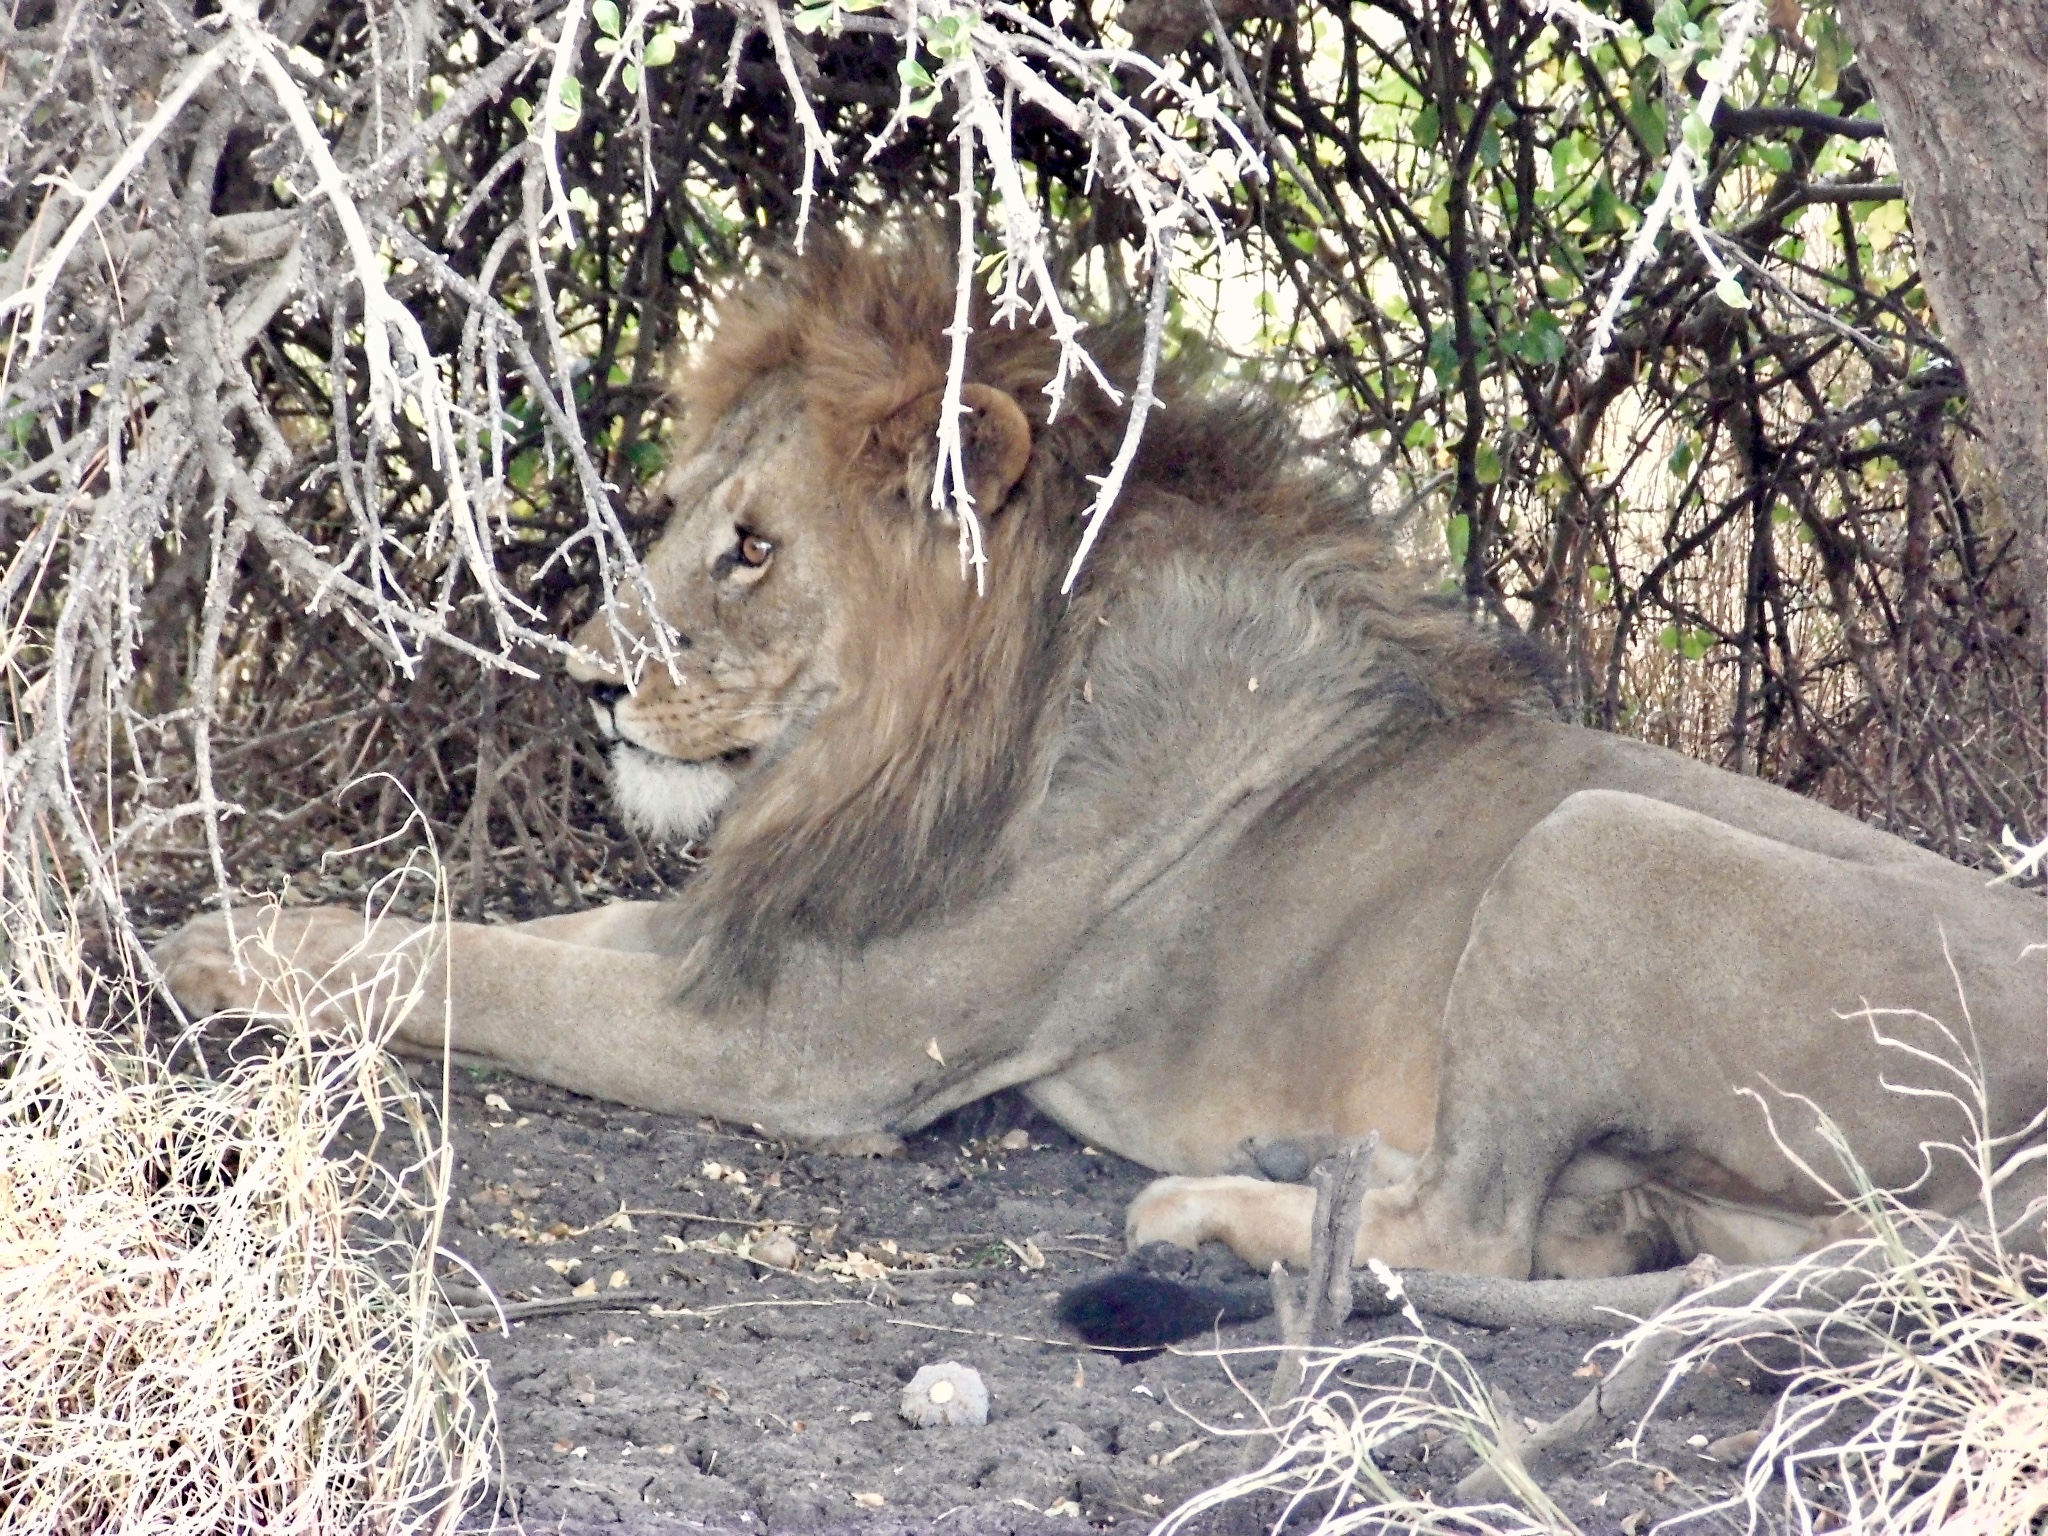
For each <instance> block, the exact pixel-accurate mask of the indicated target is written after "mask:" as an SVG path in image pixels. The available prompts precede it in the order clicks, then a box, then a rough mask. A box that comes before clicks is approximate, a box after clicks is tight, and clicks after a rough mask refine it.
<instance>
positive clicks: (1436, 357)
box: [1429, 325, 1458, 389]
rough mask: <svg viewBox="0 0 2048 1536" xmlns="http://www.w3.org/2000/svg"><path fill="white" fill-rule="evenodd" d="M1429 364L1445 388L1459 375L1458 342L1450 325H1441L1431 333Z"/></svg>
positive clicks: (1438, 381)
mask: <svg viewBox="0 0 2048 1536" xmlns="http://www.w3.org/2000/svg"><path fill="white" fill-rule="evenodd" d="M1429 366H1430V369H1431V371H1432V372H1434V373H1435V374H1436V381H1437V383H1438V385H1439V386H1441V387H1442V388H1444V389H1449V388H1450V387H1451V381H1452V380H1453V379H1455V378H1456V377H1457V376H1458V344H1457V339H1456V338H1455V337H1454V336H1453V335H1452V333H1451V328H1450V327H1449V326H1448V325H1440V326H1438V327H1437V328H1436V329H1435V330H1433V331H1431V332H1430V333H1429Z"/></svg>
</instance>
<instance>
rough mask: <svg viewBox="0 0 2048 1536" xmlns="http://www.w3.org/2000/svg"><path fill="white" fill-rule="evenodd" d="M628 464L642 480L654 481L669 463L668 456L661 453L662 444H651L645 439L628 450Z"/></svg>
mask: <svg viewBox="0 0 2048 1536" xmlns="http://www.w3.org/2000/svg"><path fill="white" fill-rule="evenodd" d="M626 462H627V463H628V464H631V465H632V466H633V473H634V474H636V475H638V476H639V477H640V478H641V479H642V480H652V479H653V478H654V477H655V476H656V475H658V474H660V473H661V471H662V467H663V466H664V465H665V464H667V463H668V455H667V454H665V453H663V452H662V451H661V444H659V443H650V442H648V441H647V439H646V438H644V437H643V438H642V439H640V441H639V442H637V443H635V444H634V445H633V446H632V447H630V448H628V449H627V450H626Z"/></svg>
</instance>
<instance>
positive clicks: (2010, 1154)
mask: <svg viewBox="0 0 2048 1536" xmlns="http://www.w3.org/2000/svg"><path fill="white" fill-rule="evenodd" d="M1866 1017H1867V1021H1868V1023H1869V1024H1870V1027H1871V1029H1872V1031H1873V1033H1874V1034H1876V1036H1877V1038H1878V1039H1880V1040H1881V1041H1883V1042H1885V1043H1886V1044H1888V1045H1891V1046H1893V1047H1895V1048H1897V1049H1898V1050H1900V1051H1901V1052H1904V1053H1908V1054H1911V1055H1913V1056H1915V1057H1917V1058H1918V1059H1919V1060H1921V1061H1923V1062H1928V1063H1931V1064H1934V1065H1937V1066H1939V1067H1941V1068H1942V1069H1944V1070H1946V1071H1947V1072H1948V1073H1949V1074H1950V1076H1951V1078H1952V1080H1953V1081H1954V1083H1955V1087H1954V1089H1953V1090H1952V1091H1950V1092H1947V1093H1945V1094H1944V1095H1943V1096H1944V1097H1946V1098H1948V1099H1949V1100H1950V1101H1951V1102H1952V1103H1953V1104H1954V1105H1955V1106H1956V1108H1957V1110H1958V1111H1959V1112H1960V1114H1961V1115H1962V1116H1963V1118H1964V1120H1965V1121H1966V1122H1967V1125H1968V1127H1969V1132H1968V1134H1967V1135H1966V1136H1965V1137H1964V1139H1963V1140H1961V1141H1960V1142H1957V1143H1947V1144H1943V1145H1940V1146H1937V1147H1933V1148H1930V1152H1931V1155H1933V1156H1937V1157H1939V1156H1953V1157H1958V1158H1962V1159H1964V1160H1965V1162H1966V1164H1967V1165H1968V1166H1969V1167H1970V1168H1971V1169H1972V1170H1973V1171H1974V1173H1975V1176H1976V1182H1977V1187H1978V1191H1979V1197H1980V1206H1979V1209H1980V1211H1981V1212H1992V1213H1995V1219H1991V1220H1972V1221H1970V1222H1967V1223H1956V1222H1951V1221H1948V1220H1946V1219H1944V1218H1942V1217H1940V1216H1935V1215H1930V1214H1928V1213H1927V1212H1924V1211H1918V1210H1915V1209H1913V1208H1912V1207H1911V1206H1910V1205H1908V1204H1907V1203H1906V1202H1905V1201H1904V1200H1903V1199H1901V1198H1900V1197H1899V1196H1898V1195H1896V1194H1894V1193H1892V1192H1890V1191H1886V1190H1878V1189H1873V1188H1872V1187H1871V1184H1870V1181H1869V1179H1868V1178H1866V1177H1865V1176H1864V1175H1863V1172H1862V1169H1861V1167H1860V1165H1859V1164H1858V1163H1857V1161H1856V1159H1855V1157H1854V1155H1853V1152H1852V1150H1851V1149H1850V1148H1849V1147H1848V1146H1847V1145H1846V1143H1844V1142H1842V1141H1841V1138H1840V1136H1839V1134H1838V1133H1837V1134H1836V1135H1835V1136H1834V1138H1833V1139H1834V1140H1835V1142H1836V1150H1837V1152H1838V1153H1839V1155H1840V1157H1841V1161H1842V1164H1843V1167H1844V1169H1845V1170H1846V1173H1847V1178H1846V1180H1845V1181H1844V1182H1845V1185H1846V1187H1845V1188H1844V1189H1842V1190H1839V1191H1837V1192H1836V1193H1837V1197H1838V1198H1839V1199H1840V1200H1841V1201H1842V1203H1843V1204H1844V1205H1845V1206H1846V1207H1848V1208H1850V1209H1852V1210H1854V1211H1855V1212H1856V1214H1857V1215H1858V1216H1859V1217H1860V1218H1861V1220H1862V1223H1863V1225H1864V1226H1865V1227H1866V1228H1867V1229H1868V1234H1869V1235H1868V1236H1866V1237H1861V1238H1858V1239H1855V1240H1853V1241H1848V1242H1841V1243H1835V1244H1833V1245H1831V1246H1829V1247H1828V1248H1825V1249H1823V1250H1821V1251H1820V1252H1818V1253H1815V1254H1812V1255H1809V1256H1808V1257H1806V1258H1803V1259H1801V1260H1799V1261H1797V1262H1796V1263H1793V1264H1791V1265H1788V1266H1786V1267H1785V1268H1784V1269H1783V1270H1782V1271H1781V1272H1780V1274H1779V1275H1778V1276H1777V1278H1776V1279H1775V1281H1774V1283H1773V1284H1772V1285H1771V1286H1770V1287H1769V1288H1768V1289H1766V1290H1764V1291H1763V1292H1761V1293H1760V1294H1755V1295H1754V1296H1753V1297H1749V1298H1743V1299H1742V1300H1740V1301H1739V1303H1737V1304H1730V1297H1729V1296H1728V1294H1727V1291H1728V1286H1725V1285H1724V1286H1722V1287H1715V1288H1710V1289H1707V1290H1703V1291H1701V1292H1699V1293H1698V1294H1697V1295H1695V1296H1692V1297H1688V1298H1685V1299H1683V1300H1681V1301H1680V1302H1679V1303H1678V1304H1677V1305H1676V1306H1674V1307H1672V1308H1671V1309H1670V1310H1669V1311H1667V1312H1666V1313H1664V1314H1663V1315H1661V1316H1660V1317H1658V1318H1656V1319H1654V1320H1652V1322H1650V1323H1646V1324H1644V1325H1643V1327H1644V1329H1651V1328H1654V1329H1656V1330H1658V1331H1661V1332H1665V1333H1672V1332H1678V1333H1683V1334H1686V1335H1688V1336H1689V1337H1690V1338H1691V1339H1692V1340H1693V1342H1692V1343H1691V1345H1690V1346H1689V1347H1688V1348H1687V1349H1686V1350H1684V1351H1683V1352H1681V1353H1680V1354H1678V1355H1677V1356H1676V1357H1675V1358H1674V1360H1673V1363H1672V1367H1671V1375H1670V1377H1669V1378H1668V1381H1670V1382H1675V1381H1676V1380H1677V1378H1678V1377H1679V1376H1681V1375H1683V1374H1684V1373H1686V1372H1687V1371H1689V1370H1692V1369H1694V1368H1696V1367H1698V1366H1700V1365H1702V1364H1704V1363H1705V1362H1706V1361H1707V1360H1708V1359H1709V1357H1711V1356H1713V1355H1715V1354H1718V1353H1724V1352H1726V1351H1729V1350H1740V1351H1743V1352H1745V1353H1747V1354H1750V1355H1753V1356H1754V1355H1758V1354H1761V1353H1764V1352H1766V1351H1768V1352H1772V1353H1775V1354H1777V1355H1779V1356H1780V1358H1779V1359H1777V1360H1776V1361H1775V1362H1773V1363H1774V1365H1775V1368H1776V1369H1777V1370H1778V1371H1779V1372H1780V1373H1781V1374H1786V1375H1788V1376H1789V1378H1790V1379H1789V1382H1788V1384H1787V1386H1786V1388H1785V1390H1784V1393H1783V1395H1782V1396H1781V1398H1780V1400H1779V1404H1778V1408H1777V1411H1776V1412H1775V1413H1773V1414H1772V1416H1771V1419H1770V1421H1769V1422H1768V1423H1766V1424H1765V1425H1764V1426H1763V1435H1762V1439H1761V1441H1760V1443H1759V1444H1758V1445H1757V1447H1756V1450H1755V1451H1754V1452H1753V1453H1752V1455H1751V1457H1750V1459H1749V1462H1748V1465H1747V1467H1746V1468H1745V1469H1744V1474H1743V1487H1742V1491H1741V1493H1740V1495H1739V1496H1738V1497H1737V1498H1735V1499H1733V1500H1730V1501H1728V1503H1727V1504H1724V1505H1720V1506H1716V1507H1717V1508H1735V1509H1738V1510H1741V1511H1742V1512H1743V1513H1745V1514H1746V1516H1747V1517H1748V1520H1749V1523H1750V1525H1751V1527H1752V1528H1753V1529H1763V1528H1774V1527H1775V1528H1783V1529H1790V1530H1795V1531H1815V1530H1838V1531H1849V1532H1873V1533H1875V1532H1882V1533H1884V1536H1907V1533H1920V1532H1926V1533H1929V1536H1932V1533H1935V1532H1940V1533H1942V1536H2013V1533H2019V1532H2029V1533H2033V1532H2039V1531H2041V1530H2042V1529H2044V1527H2048V1253H2044V1248H2043V1243H2044V1237H2048V1192H2044V1189H2043V1172H2044V1166H2048V1152H2044V1148H2043V1146H2042V1145H2041V1141H2040V1138H2041V1134H2042V1128H2043V1121H2044V1116H2041V1115H2037V1116H2036V1117H2035V1118H2034V1120H2033V1121H2032V1122H2031V1123H2030V1124H2028V1125H2027V1126H2025V1127H2023V1128H2021V1129H2020V1130H2019V1131H2017V1132H2014V1133H2011V1134H2007V1135H2003V1136H2000V1135H1995V1134H1993V1132H1992V1130H1991V1129H1990V1127H1991V1123H1992V1116H1991V1110H1990V1094H1989V1090H1988V1086H1987V1085H1986V1083H1985V1082H1984V1080H1983V1077H1982V1075H1981V1073H1980V1072H1979V1071H1978V1070H1977V1069H1976V1067H1975V1065H1974V1062H1973V1059H1972V1054H1973V1053H1972V1052H1971V1051H1970V1050H1969V1049H1968V1048H1967V1045H1966V1043H1965V1042H1964V1041H1963V1040H1962V1039H1959V1038H1958V1037H1957V1036H1956V1034H1955V1033H1954V1032H1952V1031H1948V1030H1946V1029H1943V1030H1942V1033H1944V1034H1945V1035H1947V1037H1948V1039H1949V1040H1950V1042H1951V1045H1952V1047H1953V1051H1952V1059H1943V1058H1940V1057H1936V1056H1934V1055H1932V1054H1931V1053H1928V1052H1925V1051H1921V1050H1917V1049H1913V1048H1909V1047H1907V1046H1906V1045H1904V1043H1903V1042H1902V1041H1900V1040H1898V1039H1896V1038H1893V1037H1891V1035H1890V1034H1889V1031H1888V1028H1887V1026H1888V1024H1889V1022H1890V1020H1891V1019H1892V1018H1893V1017H1895V1015H1892V1014H1889V1013H1887V1012H1885V1011H1884V1010H1869V1011H1868V1012H1867V1015H1866ZM1912 1017H1914V1018H1915V1019H1917V1020H1918V1021H1919V1022H1921V1023H1923V1024H1924V1023H1933V1021H1932V1020H1928V1019H1925V1018H1924V1016H1919V1015H1914V1016H1912ZM1936 1027H1937V1028H1940V1026H1938V1025H1937V1026H1936ZM1901 1091H1903V1090H1901ZM1808 1171H1809V1172H1812V1171H1813V1170H1808ZM1815 1176H1816V1177H1818V1175H1815ZM1738 1283H1739V1281H1731V1282H1729V1285H1734V1284H1738ZM1640 1331H1641V1330H1639V1332H1640ZM1787 1349H1790V1350H1791V1351H1793V1352H1794V1363H1793V1364H1792V1365H1791V1366H1790V1368H1789V1369H1788V1368H1787V1365H1786V1362H1785V1361H1784V1359H1783V1358H1782V1356H1783V1354H1784V1352H1785V1351H1786V1350H1787ZM1667 1389H1668V1382H1667Z"/></svg>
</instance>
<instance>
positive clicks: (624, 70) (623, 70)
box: [619, 61, 640, 92]
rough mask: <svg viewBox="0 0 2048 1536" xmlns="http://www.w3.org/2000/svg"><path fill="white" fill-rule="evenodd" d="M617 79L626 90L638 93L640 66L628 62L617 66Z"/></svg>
mask: <svg viewBox="0 0 2048 1536" xmlns="http://www.w3.org/2000/svg"><path fill="white" fill-rule="evenodd" d="M619 79H620V81H621V82H623V83H624V85H625V87H626V89H627V90H629V91H633V92H638V91H639V89H640V66H639V65H638V64H634V63H632V62H630V61H629V62H627V63H624V64H621V65H620V66H619Z"/></svg>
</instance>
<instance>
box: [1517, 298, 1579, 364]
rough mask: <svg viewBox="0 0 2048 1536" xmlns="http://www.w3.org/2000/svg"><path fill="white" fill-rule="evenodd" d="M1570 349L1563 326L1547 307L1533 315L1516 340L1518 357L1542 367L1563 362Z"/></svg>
mask: <svg viewBox="0 0 2048 1536" xmlns="http://www.w3.org/2000/svg"><path fill="white" fill-rule="evenodd" d="M1570 350H1571V344H1570V343H1569V342H1567V341H1566V340H1565V337H1564V329H1563V327H1561V326H1560V325H1559V324H1558V323H1557V317H1556V316H1555V315H1553V314H1551V313H1550V311H1549V310H1547V309H1539V310H1537V311H1536V312H1535V313H1534V314H1533V315H1531V316H1530V317H1529V323H1528V324H1527V325H1525V326H1523V327H1522V330H1521V332H1520V334H1519V335H1517V336H1516V337H1515V341H1514V352H1515V355H1516V356H1517V357H1519V358H1521V359H1522V360H1523V361H1524V362H1527V363H1535V364H1536V365H1537V366H1538V367H1542V368H1549V367H1554V366H1555V365H1556V364H1558V363H1561V362H1563V361H1564V359H1565V354H1566V353H1567V352H1569V351H1570Z"/></svg>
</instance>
